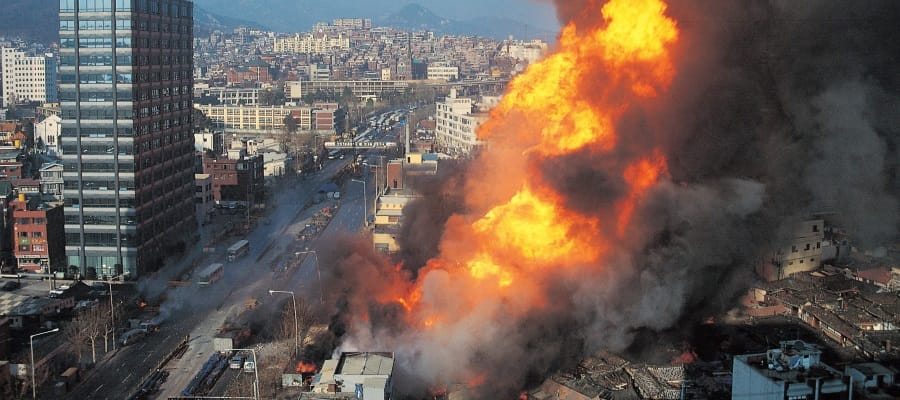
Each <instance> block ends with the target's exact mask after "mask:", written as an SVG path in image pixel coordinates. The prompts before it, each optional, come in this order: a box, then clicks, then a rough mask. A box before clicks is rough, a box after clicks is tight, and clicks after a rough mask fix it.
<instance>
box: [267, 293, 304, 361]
mask: <svg viewBox="0 0 900 400" xmlns="http://www.w3.org/2000/svg"><path fill="white" fill-rule="evenodd" d="M273 293H284V294H290V295H291V301H292V302H293V303H294V355H298V354H300V329H299V327H298V324H297V298H296V297H294V292H293V291H290V290H272V289H269V296H271V295H272V294H273Z"/></svg>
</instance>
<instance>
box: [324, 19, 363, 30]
mask: <svg viewBox="0 0 900 400" xmlns="http://www.w3.org/2000/svg"><path fill="white" fill-rule="evenodd" d="M331 24H332V25H334V26H336V27H339V28H348V29H371V28H372V20H371V19H369V18H337V19H334V20H332V23H331Z"/></svg>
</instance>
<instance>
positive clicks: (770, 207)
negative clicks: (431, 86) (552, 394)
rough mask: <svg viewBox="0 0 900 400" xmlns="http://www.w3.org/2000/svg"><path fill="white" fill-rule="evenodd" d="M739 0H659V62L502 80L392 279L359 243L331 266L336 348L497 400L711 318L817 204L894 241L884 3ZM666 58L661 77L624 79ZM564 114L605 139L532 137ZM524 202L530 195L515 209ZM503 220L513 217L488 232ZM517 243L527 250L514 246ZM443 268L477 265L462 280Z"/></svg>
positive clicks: (892, 75)
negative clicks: (492, 106) (665, 28)
mask: <svg viewBox="0 0 900 400" xmlns="http://www.w3.org/2000/svg"><path fill="white" fill-rule="evenodd" d="M555 3H556V5H557V9H558V15H559V18H560V20H561V22H562V24H563V25H565V24H567V23H571V24H572V25H571V26H572V27H574V30H575V32H576V35H589V34H591V32H593V31H594V30H595V29H597V28H600V27H603V26H604V24H606V23H607V22H605V21H604V19H603V18H601V7H602V6H603V4H597V3H598V2H596V1H588V0H584V1H568V0H567V1H563V0H559V1H556V2H555ZM638 3H646V4H645V5H647V6H648V7H655V3H653V2H652V1H651V0H646V1H644V0H642V1H639V2H638ZM745 3H747V2H739V1H721V0H715V1H714V0H692V1H688V0H679V1H672V2H670V3H669V8H668V9H667V10H666V11H665V15H666V16H668V17H669V18H671V19H672V20H674V21H675V24H677V28H678V37H677V41H675V40H674V39H673V40H670V41H668V42H665V43H669V44H668V46H670V49H671V50H670V51H671V58H670V59H669V58H665V57H664V56H663V57H661V58H659V59H654V62H656V61H659V63H658V64H651V63H650V62H645V61H644V60H643V59H640V60H638V61H634V60H631V59H628V60H626V61H625V62H622V63H619V64H617V63H616V62H610V61H608V60H605V59H603V58H602V57H592V54H585V53H584V51H583V50H580V51H581V52H580V53H579V52H577V51H573V52H572V54H575V56H571V57H569V58H567V57H556V58H553V57H548V59H549V61H548V60H545V64H544V65H537V66H532V68H531V69H530V71H531V70H535V71H538V72H535V73H534V74H535V75H544V76H546V79H547V80H548V81H550V80H551V79H555V77H554V76H553V75H552V74H546V73H544V74H542V72H543V70H537V69H539V68H549V67H548V66H547V64H546V63H550V64H552V63H557V64H562V63H565V62H568V61H572V60H573V59H574V60H575V66H574V67H572V68H573V69H572V71H573V72H572V73H571V74H568V75H565V76H563V77H560V78H558V79H559V81H551V82H550V83H547V84H546V85H543V86H542V84H543V83H546V82H541V81H537V82H525V81H524V79H517V81H516V82H514V83H513V84H511V87H512V88H511V93H507V94H506V95H505V97H504V103H505V104H507V108H506V109H504V108H503V107H504V106H503V105H501V107H500V110H495V111H494V112H493V113H492V119H491V121H490V122H489V123H487V124H486V125H485V126H484V127H483V128H482V130H481V132H480V133H479V134H480V135H481V136H482V137H483V138H485V139H486V140H487V142H488V146H487V148H486V149H484V150H483V151H482V152H480V153H479V154H478V155H477V156H476V157H475V158H474V159H473V160H472V161H471V162H469V163H468V164H467V165H466V166H465V170H464V171H462V172H458V173H454V174H442V175H441V176H439V177H438V181H437V182H429V183H427V184H425V185H423V186H422V192H423V193H424V196H425V197H424V198H423V199H422V200H421V201H420V203H418V204H415V205H413V206H410V207H409V208H407V210H406V211H405V215H404V218H405V224H406V225H405V226H404V228H403V236H402V237H401V238H399V239H398V240H399V241H400V242H401V243H402V244H403V246H404V251H403V253H402V254H401V257H402V258H403V263H402V264H401V265H402V266H403V267H406V268H408V269H406V270H400V271H399V272H398V271H397V270H396V269H395V266H393V265H390V264H388V263H386V262H384V261H382V260H380V259H379V258H378V257H377V256H375V255H374V254H372V252H371V250H370V249H366V248H365V246H358V247H357V248H356V249H355V251H353V252H352V254H351V255H349V256H346V257H344V258H343V259H342V260H339V261H336V262H335V265H333V266H330V268H334V269H335V270H336V271H337V272H336V274H337V275H338V276H340V277H341V278H342V279H340V280H331V284H332V285H338V284H339V283H338V282H341V283H343V284H344V285H345V289H344V290H343V292H344V293H345V294H346V296H345V298H344V299H343V301H342V306H341V307H340V314H339V316H338V318H339V319H340V320H341V321H342V326H344V327H345V328H346V334H345V335H344V336H343V338H342V339H343V343H342V345H341V349H342V350H365V351H394V352H396V354H397V366H398V369H399V371H398V375H399V376H398V379H397V380H396V382H397V384H398V385H401V387H400V390H402V391H406V392H416V391H420V390H424V389H425V388H427V387H431V386H433V385H441V384H442V385H447V384H452V383H464V384H469V386H470V387H471V388H472V389H473V390H474V391H475V392H476V394H477V395H478V396H479V397H480V398H485V399H496V398H504V397H506V398H511V397H512V396H514V395H515V394H516V393H518V391H519V390H521V389H522V388H523V387H524V386H526V385H528V384H533V383H534V382H535V379H538V378H541V377H545V376H546V375H547V374H548V372H550V371H553V370H554V369H556V368H559V367H563V366H567V365H571V364H572V363H573V362H575V361H577V360H579V359H580V358H581V357H583V356H585V355H588V354H590V353H592V352H594V351H596V350H598V349H600V348H609V349H612V350H614V351H622V350H624V349H627V348H628V347H629V345H631V343H632V341H633V339H634V335H635V333H636V332H639V331H641V330H651V331H665V330H673V329H674V330H682V329H681V328H679V327H682V326H685V325H687V324H688V323H690V322H694V321H698V320H701V319H705V318H707V317H709V316H711V315H715V314H716V313H718V312H722V311H724V310H726V309H728V308H730V305H731V304H732V303H733V300H734V298H735V297H736V296H737V295H739V294H740V293H741V292H742V291H744V290H746V284H747V282H750V281H751V280H752V273H753V265H754V263H756V262H758V261H759V260H760V259H761V258H762V257H764V256H765V255H766V254H769V253H768V252H770V251H772V250H773V246H774V244H775V243H777V242H778V240H779V239H782V238H784V237H785V236H784V235H785V234H786V233H787V232H789V230H790V229H789V227H790V225H791V223H792V222H796V221H799V220H802V219H804V218H807V217H808V216H809V215H810V214H811V213H817V212H834V214H833V215H834V216H833V218H834V219H835V221H836V222H837V223H838V224H839V226H842V227H843V228H845V229H846V230H847V232H848V233H849V234H850V237H852V238H853V239H854V241H855V242H856V243H857V244H858V245H859V246H860V247H862V248H875V247H877V246H880V245H883V244H885V243H886V242H887V241H890V240H894V239H896V236H897V227H898V222H900V219H898V218H900V216H898V215H900V214H898V200H897V199H898V190H900V189H898V184H900V182H898V178H897V169H898V156H897V145H898V143H897V141H898V138H900V135H898V133H897V132H896V130H897V127H898V126H900V124H898V122H900V121H898V118H900V117H898V116H897V113H896V112H892V110H896V109H897V106H898V105H900V101H898V100H900V96H898V94H900V90H898V89H900V86H898V85H900V75H898V74H897V72H896V71H897V68H896V67H897V65H896V55H897V54H900V34H898V33H900V32H898V30H900V27H898V26H897V25H896V23H895V21H897V19H898V18H900V5H898V4H896V3H895V2H891V1H864V2H861V3H854V4H847V3H844V2H838V1H816V2H803V3H802V4H797V2H792V1H770V2H750V3H748V4H745ZM604 4H605V3H604ZM641 21H642V22H643V20H641ZM631 22H632V24H640V23H636V22H634V21H631ZM601 42H602V41H601ZM566 43H568V41H567V40H566V39H565V37H564V38H563V40H561V44H560V46H561V48H560V49H557V50H558V51H562V52H565V51H568V50H566V49H565V46H566ZM601 48H602V46H601ZM566 54H568V53H566ZM579 57H580V58H579ZM669 61H670V62H671V64H670V65H669V64H667V62H669ZM611 65H612V66H615V67H620V66H621V69H614V68H611V67H610V66H611ZM669 66H670V67H671V71H672V77H671V79H670V80H668V79H661V80H660V81H652V82H650V83H647V82H645V81H644V80H641V78H640V77H641V76H644V74H646V75H647V76H651V77H653V78H654V79H655V78H658V77H659V76H662V75H665V73H667V72H668V71H669V69H668V67H669ZM526 75H528V72H526ZM635 76H637V77H638V78H635ZM547 87H550V88H552V90H551V91H550V93H548V92H547ZM542 90H543V91H542ZM543 96H546V97H547V98H548V99H550V100H552V101H554V102H557V103H552V102H548V103H546V104H545V103H540V104H538V105H537V106H536V108H535V109H536V110H545V111H546V114H548V115H549V116H544V115H541V116H535V115H533V114H534V113H533V112H532V111H534V110H530V109H525V110H523V109H521V108H518V106H519V103H516V102H517V101H520V100H521V101H526V100H527V101H532V100H533V99H535V98H537V99H538V100H540V99H541V98H542V97H543ZM559 98H562V99H563V100H573V102H571V103H568V104H563V105H562V106H560V108H556V107H557V105H556V104H558V102H559V101H562V100H559ZM523 99H524V100H523ZM510 105H512V106H510ZM569 106H571V107H573V108H571V109H568V110H567V109H566V108H565V107H569ZM579 107H588V108H590V109H593V110H602V113H601V115H602V116H603V117H606V116H609V120H610V121H611V123H612V126H611V131H614V132H615V137H614V138H612V139H610V138H607V137H606V136H604V135H605V134H606V133H605V132H606V131H605V130H604V129H605V127H604V126H603V125H602V124H600V125H592V126H591V128H592V129H595V130H597V131H604V133H603V135H599V136H600V137H599V139H598V138H594V139H592V140H593V141H591V142H587V144H586V145H585V146H581V147H565V146H568V145H569V144H571V142H572V141H576V140H580V139H577V138H573V137H570V136H565V137H558V138H555V139H557V143H560V145H558V146H557V147H554V146H547V145H541V143H542V142H541V140H542V139H541V138H539V136H541V135H544V136H545V137H544V138H543V139H546V138H547V131H548V130H549V129H550V128H549V126H550V125H549V124H550V122H547V121H548V120H550V119H551V118H554V116H555V115H557V114H560V113H561V114H562V115H564V116H563V117H561V119H560V120H552V121H551V122H553V123H556V124H557V125H564V126H568V125H565V124H571V126H570V128H572V129H571V130H572V131H576V130H578V129H579V127H580V126H581V125H579V123H578V122H577V121H574V122H573V121H570V119H569V114H579V115H581V114H582V112H581V111H580V110H582V109H581V108H579ZM608 110H613V111H608ZM595 121H597V120H596V119H595ZM599 121H601V122H602V121H605V119H602V118H601V119H600V120H599ZM541 122H546V123H547V124H546V125H540V124H538V123H541ZM551 133H552V132H551ZM549 137H550V138H551V139H554V137H553V136H552V134H551V135H549ZM454 171H455V169H454ZM523 186H525V187H528V188H530V189H529V190H527V191H525V192H523V190H522V187H523ZM523 193H524V194H523ZM458 195H462V196H463V197H464V198H463V199H460V198H459V197H456V196H458ZM528 195H533V197H535V198H537V199H538V201H537V202H536V203H535V204H533V205H528V206H527V207H524V208H522V209H519V208H515V207H513V206H515V205H516V204H518V202H519V201H520V200H519V199H525V200H521V201H522V202H525V201H526V200H527V199H529V198H530V197H529V196H528ZM547 199H549V200H547ZM529 204H530V203H529ZM522 210H525V211H522ZM509 215H513V216H514V217H517V218H518V219H517V221H519V222H521V223H524V224H525V225H526V227H525V228H524V229H520V230H516V229H518V228H515V229H512V231H513V232H514V233H509V232H507V231H500V233H499V234H498V235H496V236H490V234H488V233H486V232H494V231H492V229H501V228H503V229H505V228H506V222H505V221H506V219H505V218H507V216H509ZM542 215H552V216H554V218H553V220H552V221H546V220H541V218H539V217H540V216H542ZM510 218H511V217H510ZM523 221H524V222H523ZM560 226H561V227H563V228H564V230H563V232H564V238H565V240H562V241H559V240H556V236H554V235H555V234H556V233H554V232H555V231H554V230H553V229H550V228H554V229H555V228H556V227H560ZM521 237H526V238H527V240H530V241H531V242H529V243H531V244H532V245H533V246H532V247H531V248H533V249H535V250H533V251H534V252H533V253H532V254H519V253H517V252H516V251H514V250H515V249H518V248H519V247H517V246H519V245H520V244H521V243H519V241H520V238H521ZM513 244H514V245H515V246H513ZM567 244H575V245H577V246H576V247H574V248H573V249H572V251H565V252H562V253H559V254H556V253H553V251H554V249H559V248H560V247H561V246H565V245H567ZM368 247H369V248H371V245H370V244H369V245H368ZM514 247H515V249H514ZM486 248H487V249H490V251H491V253H489V254H490V255H489V256H485V251H486V250H485V249H486ZM548 251H549V252H550V253H549V254H551V255H552V257H551V256H548ZM498 255H500V256H502V258H499V256H498ZM473 260H474V261H473ZM459 264H468V265H470V266H471V265H473V264H477V265H479V266H482V265H487V267H486V268H485V269H484V270H479V273H482V275H478V276H476V278H471V277H468V276H463V275H464V274H461V273H460V271H465V270H466V268H465V265H463V266H460V265H459ZM494 264H499V267H500V268H499V272H497V269H491V268H490V267H492V266H494ZM423 266H424V267H423ZM330 268H328V269H330ZM473 270H474V268H473ZM481 271H488V272H481ZM507 273H508V274H509V275H506V274H507ZM485 276H487V278H485ZM494 278H496V279H495V280H492V279H494ZM497 282H499V284H497ZM507 285H508V286H507ZM410 293H412V294H413V295H410ZM398 298H400V299H404V301H398V300H397V299H398ZM410 298H414V299H415V301H409V302H410V303H415V305H414V306H410V307H408V308H407V307H406V301H407V300H410ZM683 330H684V331H687V329H686V328H685V329H683Z"/></svg>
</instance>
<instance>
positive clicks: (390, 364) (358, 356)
mask: <svg viewBox="0 0 900 400" xmlns="http://www.w3.org/2000/svg"><path fill="white" fill-rule="evenodd" d="M323 369H324V368H323ZM393 370H394V353H381V352H379V353H368V352H366V353H343V354H341V358H340V361H339V362H338V366H337V368H336V369H335V374H336V375H337V374H340V375H372V376H377V375H391V372H392V371H393Z"/></svg>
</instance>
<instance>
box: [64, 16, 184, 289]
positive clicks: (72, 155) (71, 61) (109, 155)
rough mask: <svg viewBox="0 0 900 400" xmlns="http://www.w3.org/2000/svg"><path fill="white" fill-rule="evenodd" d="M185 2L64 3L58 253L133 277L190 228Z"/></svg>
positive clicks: (83, 266)
mask: <svg viewBox="0 0 900 400" xmlns="http://www.w3.org/2000/svg"><path fill="white" fill-rule="evenodd" d="M192 15H193V4H192V3H191V2H189V1H184V0H162V1H151V2H148V1H129V0H116V1H96V2H94V1H89V2H84V1H75V0H63V1H61V2H60V10H59V19H60V23H59V27H60V31H59V33H60V60H61V63H60V75H59V76H60V101H61V105H60V107H61V109H62V147H63V157H62V161H63V165H64V168H65V173H64V180H65V190H64V197H65V215H66V227H65V230H66V255H67V257H68V264H69V265H71V266H74V268H76V269H78V270H79V271H80V273H81V274H83V275H86V276H92V275H98V276H113V275H118V274H122V273H124V274H126V275H128V276H129V277H130V278H135V277H137V276H139V275H141V274H142V273H145V272H148V271H152V270H154V269H156V268H158V267H159V265H160V263H161V260H162V255H163V254H166V253H171V251H172V250H173V249H176V248H178V247H179V246H181V247H183V246H185V245H186V243H188V241H189V240H188V239H189V238H190V237H191V236H192V235H193V234H194V232H195V231H196V226H197V224H196V219H195V218H193V216H194V204H193V203H194V170H193V166H194V146H193V132H192V130H191V110H192V105H191V101H192V98H191V87H192V86H193V80H192V70H193V67H192V55H193V52H192V48H191V45H192V33H193V17H192Z"/></svg>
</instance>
